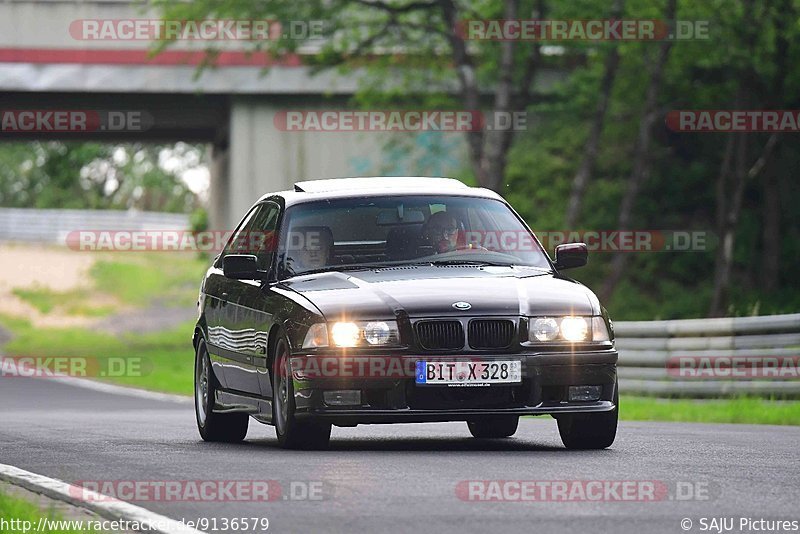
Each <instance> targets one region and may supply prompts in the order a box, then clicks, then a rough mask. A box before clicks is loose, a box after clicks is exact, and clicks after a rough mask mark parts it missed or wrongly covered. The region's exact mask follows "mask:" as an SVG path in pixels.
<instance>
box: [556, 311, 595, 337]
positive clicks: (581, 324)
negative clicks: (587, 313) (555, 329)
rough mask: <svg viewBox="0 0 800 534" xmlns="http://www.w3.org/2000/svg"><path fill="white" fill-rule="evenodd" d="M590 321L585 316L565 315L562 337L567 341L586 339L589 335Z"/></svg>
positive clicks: (562, 323) (562, 320)
mask: <svg viewBox="0 0 800 534" xmlns="http://www.w3.org/2000/svg"><path fill="white" fill-rule="evenodd" d="M589 333H590V330H589V323H588V322H587V321H586V319H584V318H583V317H564V318H563V319H561V337H563V338H564V339H565V340H567V341H572V342H575V341H586V339H587V338H588V337H589V335H588V334H589Z"/></svg>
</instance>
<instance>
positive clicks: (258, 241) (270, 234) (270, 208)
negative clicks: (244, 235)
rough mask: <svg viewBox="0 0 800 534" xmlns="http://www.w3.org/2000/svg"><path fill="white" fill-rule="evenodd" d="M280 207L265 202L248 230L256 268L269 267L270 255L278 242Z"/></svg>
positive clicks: (266, 268) (264, 269)
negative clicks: (277, 231) (256, 264)
mask: <svg viewBox="0 0 800 534" xmlns="http://www.w3.org/2000/svg"><path fill="white" fill-rule="evenodd" d="M280 213H281V209H280V207H279V206H278V205H277V204H273V203H272V202H266V203H264V204H262V205H261V206H260V208H259V211H258V213H257V214H256V216H255V217H254V218H253V224H251V225H250V228H249V230H248V233H249V236H248V237H249V242H250V244H251V245H252V247H251V249H252V252H251V254H255V255H256V259H257V262H258V268H259V269H260V270H262V271H266V270H268V269H269V267H270V263H271V260H272V255H273V253H274V252H275V248H276V246H277V243H278V235H277V233H276V230H277V228H278V216H279V215H280Z"/></svg>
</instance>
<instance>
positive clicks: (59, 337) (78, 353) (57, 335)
mask: <svg viewBox="0 0 800 534" xmlns="http://www.w3.org/2000/svg"><path fill="white" fill-rule="evenodd" d="M0 323H2V324H3V325H4V326H5V327H6V328H8V329H9V330H10V331H11V333H12V335H13V336H14V337H13V339H12V340H11V341H10V342H8V343H7V344H6V345H5V347H4V348H3V352H4V353H5V354H6V355H7V356H12V357H22V356H30V357H34V356H35V357H80V358H81V360H80V361H81V362H86V363H85V366H86V373H87V375H89V377H90V378H97V379H100V380H105V381H110V382H115V383H118V384H123V385H128V386H133V387H138V388H143V389H150V390H154V391H164V392H168V393H178V394H185V395H191V394H192V388H193V380H194V378H193V376H194V355H193V353H192V346H191V336H192V331H193V329H194V323H193V322H189V323H186V324H184V325H181V326H180V327H178V328H174V329H171V330H166V331H164V332H158V333H153V334H143V335H142V334H136V335H134V334H130V335H123V336H114V335H111V334H106V333H103V332H96V331H92V330H87V329H84V328H34V327H32V326H31V324H30V323H29V322H28V321H26V320H23V319H18V318H12V317H7V316H5V317H0ZM102 373H104V374H105V376H97V375H101V374H102Z"/></svg>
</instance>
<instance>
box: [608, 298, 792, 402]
mask: <svg viewBox="0 0 800 534" xmlns="http://www.w3.org/2000/svg"><path fill="white" fill-rule="evenodd" d="M614 331H615V334H616V337H617V340H616V345H617V349H618V350H619V354H620V358H619V380H620V391H621V392H622V393H634V394H639V395H642V394H643V395H655V396H662V397H673V396H683V397H724V396H735V395H754V396H775V397H800V379H798V378H797V373H798V367H797V362H798V356H800V313H798V314H787V315H768V316H759V317H733V318H719V319H687V320H675V321H627V322H615V323H614ZM776 362H778V363H777V367H772V368H770V367H769V366H770V365H773V366H775V365H776ZM780 362H784V363H787V362H788V363H790V364H791V362H794V364H793V371H792V367H791V366H789V367H788V368H783V369H780V366H781V365H782V363H780ZM737 366H738V367H737ZM758 366H761V367H758ZM764 366H766V367H764ZM735 369H737V370H736V372H734V370H735ZM753 369H756V371H755V372H753ZM779 371H780V372H779Z"/></svg>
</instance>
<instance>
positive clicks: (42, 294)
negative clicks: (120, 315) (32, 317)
mask: <svg viewBox="0 0 800 534" xmlns="http://www.w3.org/2000/svg"><path fill="white" fill-rule="evenodd" d="M12 292H13V293H14V295H16V296H17V297H19V298H20V299H22V300H24V301H25V302H27V303H28V304H30V305H31V306H33V307H34V308H36V309H37V310H39V311H40V312H42V313H50V312H51V311H53V310H54V309H58V310H60V311H62V312H63V313H66V314H67V315H85V316H89V317H104V316H106V315H110V314H112V313H114V311H115V308H114V307H113V306H97V305H94V304H91V303H90V302H88V298H89V292H88V291H87V290H85V289H74V290H71V291H63V292H62V291H53V290H52V289H49V288H46V287H32V288H24V289H23V288H16V289H14V290H13V291H12Z"/></svg>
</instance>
